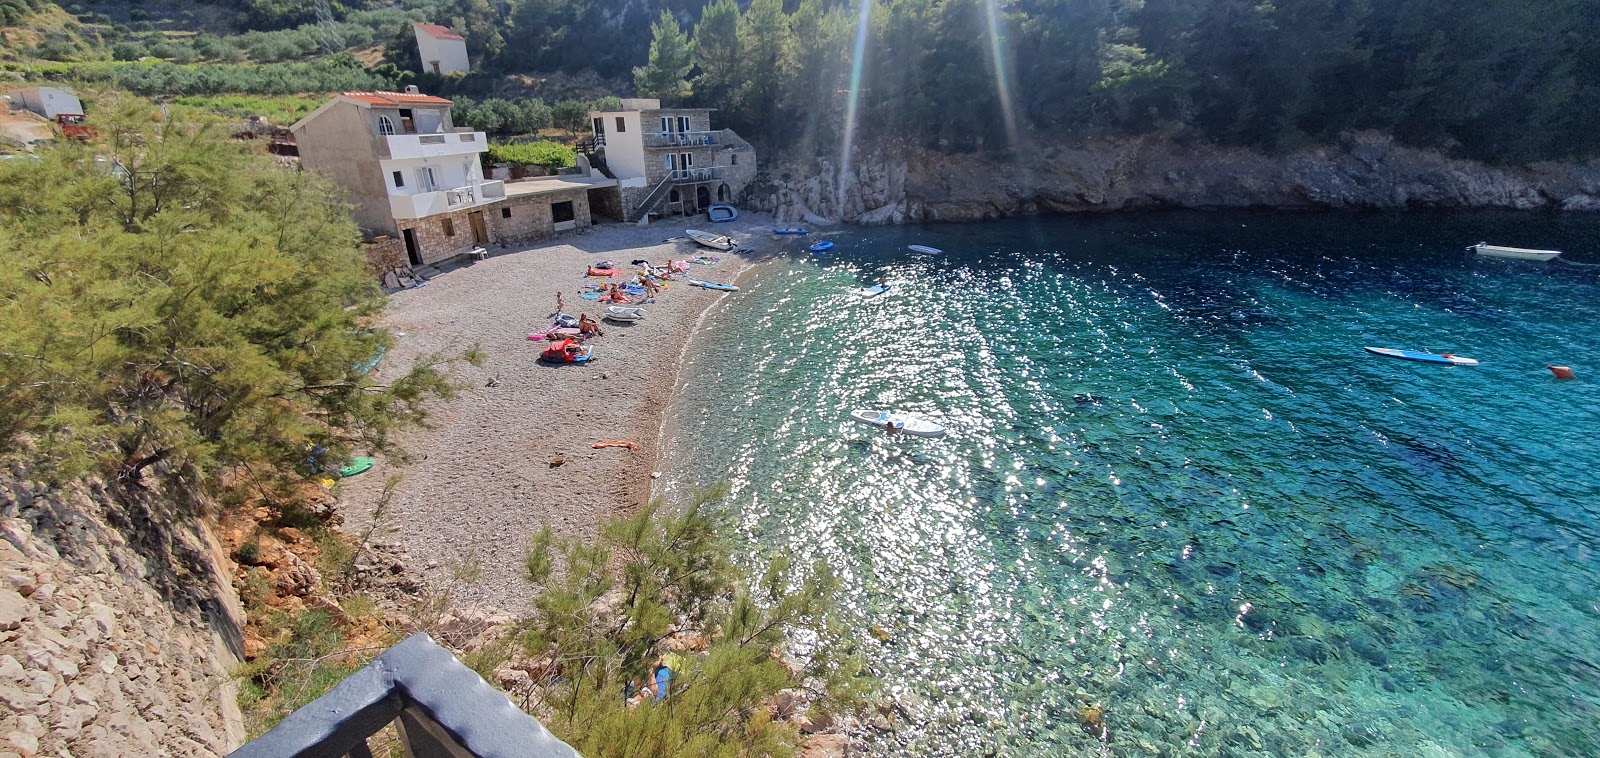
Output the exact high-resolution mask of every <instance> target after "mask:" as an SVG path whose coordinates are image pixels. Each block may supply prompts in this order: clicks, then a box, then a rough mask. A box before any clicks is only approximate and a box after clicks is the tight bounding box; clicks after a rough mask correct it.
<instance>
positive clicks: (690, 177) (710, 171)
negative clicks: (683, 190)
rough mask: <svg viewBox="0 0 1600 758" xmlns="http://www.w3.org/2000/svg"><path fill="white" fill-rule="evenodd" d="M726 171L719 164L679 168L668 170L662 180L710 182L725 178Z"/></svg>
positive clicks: (691, 182) (676, 182)
mask: <svg viewBox="0 0 1600 758" xmlns="http://www.w3.org/2000/svg"><path fill="white" fill-rule="evenodd" d="M726 176H727V171H725V170H724V169H723V167H721V166H707V167H706V168H680V169H674V170H672V171H668V172H667V175H666V177H665V178H664V179H663V181H669V182H672V183H673V184H693V183H695V182H710V181H715V180H717V179H723V178H726Z"/></svg>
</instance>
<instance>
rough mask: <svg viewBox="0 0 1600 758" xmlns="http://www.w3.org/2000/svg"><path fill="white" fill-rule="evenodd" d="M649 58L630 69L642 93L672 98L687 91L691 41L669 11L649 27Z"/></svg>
mask: <svg viewBox="0 0 1600 758" xmlns="http://www.w3.org/2000/svg"><path fill="white" fill-rule="evenodd" d="M651 32H652V35H653V38H652V39H651V40H650V58H649V61H648V62H646V63H645V65H643V66H641V67H639V68H636V69H634V70H633V86H634V87H636V88H638V90H639V94H640V95H641V96H643V97H659V98H661V99H662V100H663V101H665V102H672V101H675V100H678V99H679V98H683V97H686V96H687V95H688V94H689V82H688V76H689V69H691V68H693V67H694V45H693V44H692V43H690V42H689V37H688V35H686V34H684V33H683V28H682V27H680V26H678V19H676V18H674V17H673V16H672V14H671V13H668V12H666V11H662V12H661V18H660V19H658V20H657V21H656V23H655V25H654V26H652V27H651Z"/></svg>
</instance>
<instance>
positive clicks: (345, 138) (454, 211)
mask: <svg viewBox="0 0 1600 758" xmlns="http://www.w3.org/2000/svg"><path fill="white" fill-rule="evenodd" d="M289 130H290V131H291V132H292V133H293V134H294V137H295V143H296V144H297V146H298V147H299V151H300V165H301V167H303V168H305V169H309V170H312V171H316V172H317V173H320V174H322V175H324V176H326V177H328V178H329V179H331V180H332V181H333V182H334V183H336V184H338V185H340V186H342V187H344V188H345V189H346V190H347V191H348V193H349V199H350V202H351V204H352V205H353V206H354V207H353V209H352V215H353V216H354V217H355V220H356V223H357V224H358V225H360V226H361V228H362V230H363V231H364V232H366V233H367V234H368V235H369V236H372V237H380V236H381V237H390V238H393V239H395V240H397V241H398V243H399V244H403V249H404V259H405V260H408V261H409V262H410V263H411V265H422V264H433V263H438V262H440V261H443V260H445V259H448V258H452V257H455V256H458V255H463V254H466V253H469V252H473V251H474V250H476V249H479V248H485V247H487V246H489V245H506V244H512V243H521V242H527V241H531V240H536V239H542V238H545V237H550V236H553V235H555V234H556V233H558V232H562V231H567V230H572V229H581V228H586V227H588V226H589V225H590V224H591V223H592V216H591V215H590V206H591V195H590V192H591V191H595V190H604V189H609V188H613V187H616V185H617V182H616V180H615V179H609V178H606V177H604V176H595V175H592V174H590V173H588V172H586V171H580V172H579V173H575V174H567V175H562V176H557V177H551V178H548V179H543V180H537V181H525V182H517V183H514V184H511V185H507V184H506V183H505V182H503V181H498V180H487V181H486V180H485V179H484V176H483V165H482V161H481V159H480V155H481V154H482V153H484V152H486V151H487V150H488V141H487V139H486V138H485V136H484V133H483V132H475V131H472V130H471V129H466V128H461V129H458V128H456V127H455V125H454V124H453V123H452V122H451V120H450V101H449V100H447V99H445V98H442V97H434V96H432V95H424V94H422V93H420V92H418V91H417V88H416V87H407V88H406V91H405V92H345V93H342V94H339V95H336V96H334V98H333V99H331V100H329V101H328V102H326V103H324V104H322V106H321V107H319V108H317V109H316V110H314V111H312V112H311V113H310V114H308V115H307V116H306V117H305V118H302V119H300V120H299V121H297V122H295V124H294V125H293V126H291V127H289ZM593 202H594V203H596V204H603V203H605V202H606V200H605V198H604V195H603V193H597V194H596V195H594V196H593ZM397 265H403V264H397Z"/></svg>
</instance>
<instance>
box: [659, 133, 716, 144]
mask: <svg viewBox="0 0 1600 758" xmlns="http://www.w3.org/2000/svg"><path fill="white" fill-rule="evenodd" d="M721 137H722V132H720V131H716V132H657V133H655V134H646V135H645V136H644V146H645V147H704V146H708V145H715V144H717V143H718V142H719V141H720V139H721Z"/></svg>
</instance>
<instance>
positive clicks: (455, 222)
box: [400, 205, 500, 266]
mask: <svg viewBox="0 0 1600 758" xmlns="http://www.w3.org/2000/svg"><path fill="white" fill-rule="evenodd" d="M473 211H481V212H482V213H483V221H484V226H485V228H487V229H489V230H490V232H489V233H490V238H489V242H493V241H494V236H493V235H494V232H493V227H492V224H493V223H494V219H493V218H491V216H499V215H500V212H499V211H496V210H494V206H492V205H484V206H478V207H476V208H469V209H467V210H463V211H451V212H450V213H441V214H439V215H437V216H428V217H427V218H419V219H415V220H412V221H403V222H401V223H402V224H403V225H404V226H402V229H411V230H412V232H413V233H414V234H415V235H416V237H417V252H418V254H419V255H420V256H421V258H422V262H423V263H424V264H426V265H430V266H431V265H434V264H437V263H442V262H444V261H447V260H449V259H451V258H454V257H456V256H458V255H465V254H467V253H468V252H471V250H472V248H474V247H477V245H474V244H473V243H472V224H471V221H470V220H469V219H468V218H467V216H468V214H470V213H472V212H473ZM446 219H449V221H450V224H449V226H450V232H451V233H450V234H446V233H445V226H446V225H445V223H444V222H445V220H446ZM400 249H401V251H402V253H401V254H402V255H403V254H404V250H405V242H404V240H401V248H400Z"/></svg>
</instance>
